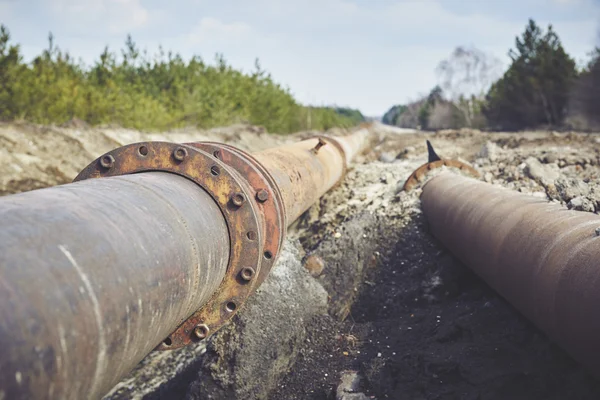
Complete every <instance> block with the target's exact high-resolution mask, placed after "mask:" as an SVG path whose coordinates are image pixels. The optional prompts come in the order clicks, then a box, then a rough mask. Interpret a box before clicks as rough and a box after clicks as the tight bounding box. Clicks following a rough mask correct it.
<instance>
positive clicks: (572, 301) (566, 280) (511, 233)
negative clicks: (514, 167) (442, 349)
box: [404, 143, 600, 376]
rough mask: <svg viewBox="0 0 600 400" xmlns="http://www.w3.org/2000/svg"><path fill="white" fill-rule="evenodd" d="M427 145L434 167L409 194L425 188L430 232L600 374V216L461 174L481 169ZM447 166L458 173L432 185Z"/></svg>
mask: <svg viewBox="0 0 600 400" xmlns="http://www.w3.org/2000/svg"><path fill="white" fill-rule="evenodd" d="M428 147H429V148H430V156H429V162H428V163H427V164H424V165H423V166H421V167H420V168H419V169H417V171H415V173H413V175H411V177H410V178H409V179H408V180H407V181H406V183H405V186H404V188H405V189H407V190H410V189H412V188H414V187H415V186H417V185H419V184H424V185H423V187H422V193H421V205H422V209H423V214H424V215H425V217H426V219H427V221H428V224H429V227H430V230H431V233H432V234H433V235H434V236H435V237H436V238H437V239H439V240H440V242H441V243H442V244H443V245H444V246H445V247H446V248H447V249H448V250H450V252H451V253H452V254H454V255H455V256H456V257H457V258H458V259H459V260H460V261H462V262H463V263H464V264H465V265H467V266H468V267H469V268H471V269H472V270H473V271H474V272H475V273H477V274H478V275H479V276H480V277H481V278H482V279H483V280H485V281H486V282H487V283H488V284H489V285H490V286H491V287H492V288H494V289H495V290H496V291H497V292H498V293H499V294H500V295H502V296H503V297H504V298H505V299H506V300H508V301H509V302H510V303H511V304H512V305H513V306H514V307H515V308H517V310H519V311H520V312H521V313H522V314H523V315H524V316H525V317H527V318H528V319H529V320H530V321H532V322H533V323H534V324H535V325H536V326H537V327H538V328H540V329H541V330H542V331H544V332H545V333H546V334H547V335H548V336H549V337H550V338H551V339H552V340H554V341H555V342H556V343H558V344H559V345H561V346H562V347H563V348H564V349H565V350H567V352H568V353H570V354H571V355H572V356H573V358H575V359H576V360H578V361H579V362H580V363H582V364H584V365H585V366H587V367H588V368H589V369H590V371H591V372H592V373H593V374H595V375H596V376H600V358H599V357H598V354H600V216H598V215H595V214H592V213H587V212H579V211H571V210H568V209H566V208H565V207H563V206H561V205H558V204H553V203H549V202H548V201H546V200H543V199H539V198H535V197H532V196H528V195H525V194H522V193H518V192H515V191H512V190H509V189H506V188H502V187H498V186H494V185H491V184H488V183H485V182H481V181H478V180H476V179H472V178H471V177H467V176H464V175H463V174H460V173H455V172H457V171H458V170H460V171H461V172H463V173H465V172H466V173H467V174H470V175H474V173H473V171H474V170H473V171H471V167H468V166H466V165H464V164H462V163H460V162H458V161H447V160H441V159H440V158H439V157H438V156H437V155H435V152H434V151H433V148H431V146H430V145H429V143H428ZM432 152H433V155H432ZM461 164H462V165H461ZM442 166H447V167H451V168H450V169H452V168H453V169H454V172H452V171H443V172H441V173H439V174H437V175H436V176H433V177H430V179H428V180H426V178H425V174H426V173H427V172H428V171H430V170H432V169H435V168H440V167H442ZM475 173H476V171H475ZM475 176H477V175H475Z"/></svg>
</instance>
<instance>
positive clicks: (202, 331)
mask: <svg viewBox="0 0 600 400" xmlns="http://www.w3.org/2000/svg"><path fill="white" fill-rule="evenodd" d="M209 333H210V328H209V327H208V325H206V324H199V325H197V326H196V327H195V328H194V335H195V336H196V337H197V338H198V339H200V340H202V339H206V338H207V337H208V334H209Z"/></svg>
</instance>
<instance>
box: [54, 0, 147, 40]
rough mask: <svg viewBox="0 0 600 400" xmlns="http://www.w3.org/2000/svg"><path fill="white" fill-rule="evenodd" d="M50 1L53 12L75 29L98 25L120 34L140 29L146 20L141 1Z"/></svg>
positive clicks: (112, 32) (96, 26) (95, 27)
mask: <svg viewBox="0 0 600 400" xmlns="http://www.w3.org/2000/svg"><path fill="white" fill-rule="evenodd" d="M50 1H51V6H52V9H53V11H54V12H55V13H56V14H57V15H58V16H60V18H61V19H65V20H68V21H69V24H73V25H74V27H76V28H77V29H84V30H90V29H98V28H100V31H105V30H107V31H108V32H109V33H110V34H122V33H127V32H131V31H134V30H136V29H138V28H141V27H142V26H144V25H145V24H146V23H147V22H148V19H149V12H148V10H147V9H146V8H144V6H143V5H142V4H141V2H140V0H86V1H81V0H50ZM105 28H106V29H105Z"/></svg>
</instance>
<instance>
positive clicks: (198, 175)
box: [75, 142, 285, 350]
mask: <svg viewBox="0 0 600 400" xmlns="http://www.w3.org/2000/svg"><path fill="white" fill-rule="evenodd" d="M217 147H218V146H212V147H211V145H208V144H207V145H202V144H194V145H189V144H188V145H180V144H173V143H165V142H145V143H136V144H131V145H127V146H124V147H121V148H118V149H116V150H113V151H111V152H109V153H107V154H105V155H103V156H101V157H100V158H98V159H97V160H96V161H94V162H93V163H91V164H90V165H89V166H88V167H86V168H85V169H84V170H83V171H82V172H81V173H80V174H79V175H78V176H77V178H76V179H75V181H79V180H84V179H89V178H98V177H108V176H118V175H124V174H132V173H139V172H147V171H164V172H170V173H174V174H178V175H181V176H184V177H186V178H188V179H191V180H192V181H194V182H195V183H197V184H198V185H199V186H201V187H202V188H203V189H204V190H206V191H207V192H208V193H209V194H210V195H211V196H212V197H213V199H214V200H215V202H216V203H217V204H218V205H219V207H220V209H221V211H222V213H223V216H224V217H225V220H226V222H227V227H228V229H229V236H230V247H231V251H230V257H229V265H228V267H227V272H226V275H225V277H224V279H223V281H222V282H221V285H220V287H219V290H217V291H216V292H215V294H214V295H213V297H212V298H211V299H210V300H209V301H208V302H207V303H206V304H205V305H204V306H203V307H202V308H200V309H199V310H198V311H196V312H195V313H194V314H192V315H191V316H190V317H189V318H188V319H186V320H185V321H182V323H181V325H180V326H179V327H178V328H177V329H176V330H175V331H174V332H173V333H172V334H171V335H169V337H167V338H166V339H165V340H164V341H163V343H161V344H160V345H159V346H158V347H157V350H172V349H176V348H179V347H183V346H185V345H187V344H190V343H192V342H194V341H199V340H202V339H205V338H206V337H208V336H210V335H211V334H212V333H214V332H215V331H217V330H218V329H219V328H221V327H222V326H223V325H224V324H225V323H226V322H227V321H228V320H230V319H231V317H233V315H234V314H235V313H236V312H237V311H238V310H239V309H240V307H241V306H242V305H243V303H244V302H245V301H246V299H247V298H248V296H249V295H250V294H251V293H252V292H253V291H254V290H255V289H256V287H257V286H258V285H259V283H260V282H261V281H262V280H263V279H264V277H265V276H266V275H265V273H264V271H262V269H263V268H262V267H265V269H266V270H267V273H268V270H270V268H271V266H272V264H273V262H274V261H275V258H276V256H277V254H278V252H279V249H280V246H281V243H280V242H279V240H280V238H277V241H276V242H275V243H276V244H275V245H273V239H272V236H273V235H274V233H275V232H274V231H273V228H272V223H265V221H266V219H265V218H264V217H263V216H262V214H263V209H264V208H265V207H264V206H263V207H262V208H261V206H259V204H260V201H259V199H258V198H257V197H256V193H255V192H256V190H255V188H254V187H253V184H255V182H256V179H257V178H256V177H255V175H254V174H252V173H250V174H249V175H252V176H253V179H254V180H253V181H251V180H250V179H249V178H248V177H247V176H246V174H244V172H246V171H252V168H254V169H255V170H256V169H257V167H256V166H254V164H252V163H251V162H249V161H248V160H249V158H248V157H243V155H241V152H238V153H234V152H232V151H229V149H226V148H225V147H221V148H217ZM206 150H212V151H210V152H209V151H206ZM229 163H231V165H230V164H229ZM244 164H245V165H246V167H244ZM260 183H262V182H260ZM264 190H267V192H268V194H272V198H273V201H272V202H271V203H272V204H275V206H274V208H275V209H276V210H278V209H277V207H278V206H279V202H278V201H277V199H278V197H277V195H278V193H277V192H276V189H273V186H272V185H270V184H266V183H265V185H264ZM279 200H280V199H279ZM265 203H267V202H265ZM280 213H281V211H275V215H277V216H279V215H280ZM277 223H281V222H280V221H279V220H278V221H277ZM267 226H271V228H270V229H266V227H267ZM283 226H284V227H285V225H283ZM266 235H269V236H270V237H269V239H268V241H267V238H266ZM280 236H281V235H280ZM266 242H268V243H267V244H268V248H267V247H265V243H266Z"/></svg>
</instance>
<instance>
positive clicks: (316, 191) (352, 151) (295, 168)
mask: <svg viewBox="0 0 600 400" xmlns="http://www.w3.org/2000/svg"><path fill="white" fill-rule="evenodd" d="M368 134H369V131H368V130H366V129H360V130H358V131H356V132H355V133H353V134H352V135H348V136H343V137H335V138H333V137H318V138H313V139H309V140H304V141H302V142H298V143H294V144H291V145H287V146H281V147H277V148H274V149H268V150H264V151H262V152H259V153H256V154H254V157H256V159H257V160H258V161H259V162H260V163H261V164H262V165H263V166H264V167H265V168H266V169H267V170H268V171H269V172H270V173H271V175H272V176H273V178H274V179H275V182H276V183H277V186H278V187H279V190H280V191H281V194H282V197H283V202H284V205H285V210H286V215H287V220H288V221H289V222H290V223H291V222H293V221H295V220H296V219H297V218H298V217H299V216H300V215H301V214H302V213H303V212H304V211H306V210H307V209H308V208H309V207H310V206H311V205H312V204H314V203H315V202H316V201H317V200H318V199H319V198H320V197H321V196H323V194H325V193H326V192H327V191H328V190H329V189H331V188H332V187H333V186H334V185H335V184H336V183H338V182H339V181H340V179H341V178H342V177H343V176H344V172H345V171H346V168H347V166H348V165H349V164H350V162H351V161H352V160H353V159H354V157H355V156H356V155H357V154H358V153H359V152H360V151H361V150H362V149H363V148H364V146H365V145H366V143H367V139H368Z"/></svg>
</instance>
